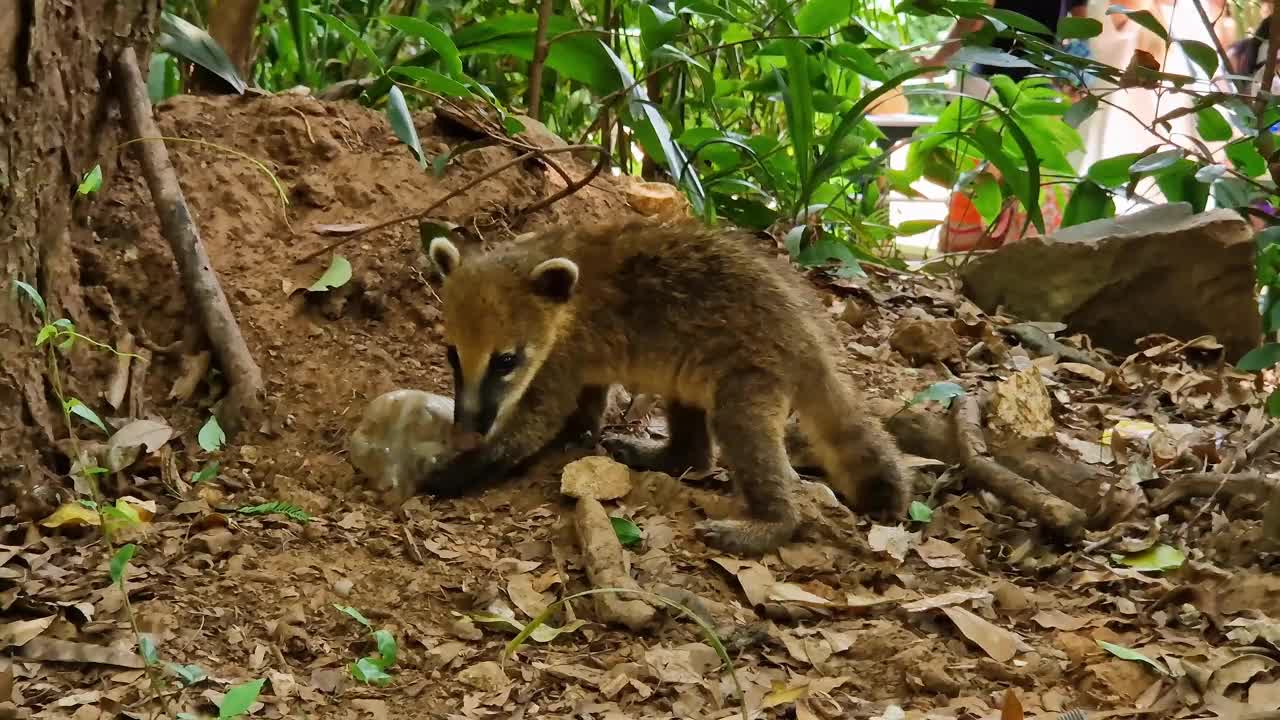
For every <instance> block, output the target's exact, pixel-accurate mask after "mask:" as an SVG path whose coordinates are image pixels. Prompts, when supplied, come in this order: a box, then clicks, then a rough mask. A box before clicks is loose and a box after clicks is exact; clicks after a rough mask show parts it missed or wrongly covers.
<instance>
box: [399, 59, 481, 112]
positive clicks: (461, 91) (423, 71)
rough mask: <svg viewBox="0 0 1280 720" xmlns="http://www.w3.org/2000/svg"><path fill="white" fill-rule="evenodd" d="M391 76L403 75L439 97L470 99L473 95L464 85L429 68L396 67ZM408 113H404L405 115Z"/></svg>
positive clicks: (414, 66) (413, 66)
mask: <svg viewBox="0 0 1280 720" xmlns="http://www.w3.org/2000/svg"><path fill="white" fill-rule="evenodd" d="M391 74H392V75H403V76H404V77H407V78H409V79H410V80H412V81H413V82H414V84H415V85H417V86H419V87H421V88H423V89H425V90H430V91H431V92H434V93H439V94H441V95H448V96H450V97H470V96H471V95H472V94H473V93H472V92H471V91H470V90H469V89H467V86H466V85H463V84H462V83H460V82H458V81H457V80H454V79H453V78H451V77H449V76H448V75H444V74H441V73H438V72H436V71H435V70H432V69H430V68H424V67H418V66H416V65H397V66H396V67H393V68H391ZM407 112H408V111H406V113H407Z"/></svg>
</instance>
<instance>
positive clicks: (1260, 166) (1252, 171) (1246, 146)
mask: <svg viewBox="0 0 1280 720" xmlns="http://www.w3.org/2000/svg"><path fill="white" fill-rule="evenodd" d="M1224 152H1226V154H1227V158H1228V159H1229V160H1231V164H1232V165H1234V166H1235V168H1236V170H1237V171H1239V172H1240V174H1241V175H1244V176H1245V177H1248V178H1256V177H1258V176H1259V175H1261V174H1263V173H1265V172H1266V171H1267V161H1266V160H1264V159H1263V158H1262V154H1261V153H1259V152H1258V148H1257V146H1255V145H1254V144H1253V138H1245V139H1243V140H1237V141H1236V142H1233V143H1230V144H1228V145H1227V147H1226V148H1225V150H1224Z"/></svg>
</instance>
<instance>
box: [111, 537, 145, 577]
mask: <svg viewBox="0 0 1280 720" xmlns="http://www.w3.org/2000/svg"><path fill="white" fill-rule="evenodd" d="M137 552H138V546H137V545H134V544H133V543H129V544H128V545H124V546H122V547H121V548H120V549H119V550H117V551H116V554H115V555H112V556H111V582H112V584H114V585H119V586H120V587H121V588H123V587H124V573H125V570H126V569H128V567H129V561H130V560H132V559H133V556H134V554H135V553H137Z"/></svg>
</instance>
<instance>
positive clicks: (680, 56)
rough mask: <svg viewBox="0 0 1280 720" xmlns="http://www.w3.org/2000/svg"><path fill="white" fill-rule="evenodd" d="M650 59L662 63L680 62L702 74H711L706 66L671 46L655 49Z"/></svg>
mask: <svg viewBox="0 0 1280 720" xmlns="http://www.w3.org/2000/svg"><path fill="white" fill-rule="evenodd" d="M652 57H653V59H654V60H656V61H658V62H663V63H666V62H672V61H674V60H679V61H681V62H684V63H688V64H689V65H692V66H693V67H696V68H698V69H699V70H701V71H703V72H711V70H710V69H709V68H708V67H707V66H706V65H703V64H702V63H700V62H698V61H697V60H696V59H694V57H693V56H692V55H690V54H689V53H687V52H685V51H683V50H681V49H680V48H678V47H674V46H672V45H663V46H662V47H659V48H656V49H655V50H654V51H653V53H652Z"/></svg>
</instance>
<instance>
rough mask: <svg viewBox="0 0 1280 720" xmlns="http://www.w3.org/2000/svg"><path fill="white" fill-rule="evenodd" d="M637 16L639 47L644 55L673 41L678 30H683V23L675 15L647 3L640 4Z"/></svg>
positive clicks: (678, 32)
mask: <svg viewBox="0 0 1280 720" xmlns="http://www.w3.org/2000/svg"><path fill="white" fill-rule="evenodd" d="M637 14H638V16H639V17H638V20H639V23H640V46H641V47H642V48H644V51H645V53H646V54H652V53H653V51H655V50H657V49H658V48H660V47H662V46H663V45H666V44H667V43H669V42H671V41H672V40H675V39H676V36H678V35H679V34H680V30H682V29H683V28H684V23H683V22H682V21H681V20H680V19H679V18H677V17H676V16H675V15H672V14H670V13H668V12H665V11H663V10H661V9H659V8H657V7H655V6H654V5H652V4H649V3H645V4H642V5H641V6H640V9H639V12H638V13H637Z"/></svg>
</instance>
